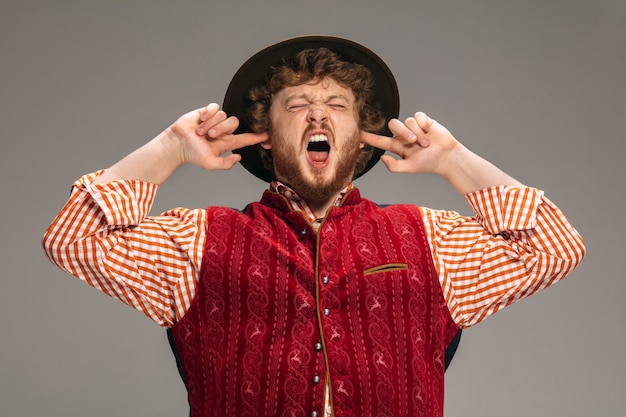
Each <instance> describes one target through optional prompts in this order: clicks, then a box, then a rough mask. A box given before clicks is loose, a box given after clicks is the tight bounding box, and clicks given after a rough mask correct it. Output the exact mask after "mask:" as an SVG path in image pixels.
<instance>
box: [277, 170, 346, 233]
mask: <svg viewBox="0 0 626 417" xmlns="http://www.w3.org/2000/svg"><path fill="white" fill-rule="evenodd" d="M352 188H353V186H352V182H350V183H349V184H348V185H347V186H346V188H344V189H343V190H341V192H340V193H339V195H338V196H337V199H336V200H335V203H334V204H333V205H334V206H335V207H338V206H339V205H340V204H341V202H342V201H343V198H344V197H345V195H346V194H347V193H348V191H350V190H352ZM270 191H273V192H275V193H278V194H280V195H282V196H283V197H285V199H286V200H287V203H288V204H289V208H290V209H291V210H292V211H299V212H300V213H302V214H303V215H304V216H305V217H306V218H307V219H308V220H309V222H310V223H314V222H316V221H318V220H320V219H318V218H317V216H316V215H315V212H314V211H313V209H312V208H311V206H310V205H309V203H307V202H306V201H305V200H304V199H303V198H301V197H300V196H299V195H298V194H297V193H296V192H295V191H294V190H292V189H291V188H290V187H289V186H287V185H285V184H283V183H282V182H280V181H277V180H273V181H272V182H271V183H270Z"/></svg>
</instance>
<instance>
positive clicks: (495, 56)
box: [0, 0, 626, 417]
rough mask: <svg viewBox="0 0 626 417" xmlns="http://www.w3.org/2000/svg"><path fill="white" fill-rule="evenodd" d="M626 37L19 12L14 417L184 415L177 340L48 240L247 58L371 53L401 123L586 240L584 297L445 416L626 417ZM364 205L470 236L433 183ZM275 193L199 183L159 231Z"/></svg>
mask: <svg viewBox="0 0 626 417" xmlns="http://www.w3.org/2000/svg"><path fill="white" fill-rule="evenodd" d="M624 22H626V2H624V1H621V0H620V1H604V0H600V1H588V2H585V1H565V0H563V1H549V0H539V1H538V0H531V1H529V0H525V1H516V2H511V1H496V0H493V1H488V0H482V1H419V0H411V1H409V0H406V1H393V0H389V1H379V2H374V1H367V0H351V1H340V0H336V1H325V0H319V1H315V2H297V1H295V2H294V1H278V0H267V1H248V2H242V1H235V0H230V1H221V2H217V1H209V0H205V1H200V0H196V1H178V2H175V1H165V0H158V1H147V0H143V1H139V0H135V1H133V0H130V1H121V0H120V1H106V2H105V1H101V2H96V1H67V0H66V1H32V0H19V1H2V2H1V9H0V54H1V55H0V139H1V142H0V162H1V163H0V175H1V177H0V178H1V181H0V187H1V188H0V194H1V196H2V197H1V200H2V201H1V202H0V207H1V212H0V214H1V216H0V222H1V233H2V240H1V241H0V245H1V246H0V248H1V250H0V260H1V263H0V265H1V268H0V276H1V279H0V315H1V317H2V329H1V332H0V415H2V416H7V417H28V416H40V415H45V416H58V417H61V416H62V417H79V416H81V417H82V416H90V417H104V416H134V417H140V416H145V417H154V416H185V415H187V408H186V396H185V395H186V394H185V391H184V387H183V384H182V383H181V381H180V380H179V377H178V375H177V371H176V368H175V364H174V360H173V358H172V356H171V355H170V352H169V346H168V344H167V341H166V337H165V331H164V330H162V329H161V328H159V327H158V326H156V325H155V324H153V323H152V322H150V321H149V320H148V319H147V318H144V317H143V316H142V315H141V314H140V313H136V312H134V311H133V310H131V309H130V308H128V307H126V306H124V305H122V304H120V303H118V302H116V301H113V300H111V299H109V298H107V297H105V296H103V295H101V294H100V293H98V292H97V291H96V290H93V289H91V288H90V287H88V286H87V285H85V284H83V283H81V282H79V281H77V280H75V279H73V278H72V277H70V276H68V275H65V274H64V273H62V272H61V271H59V270H57V269H55V268H54V267H53V266H52V265H51V264H49V263H48V261H47V260H46V258H45V256H44V254H43V251H42V250H41V246H40V239H41V236H42V234H43V232H44V230H45V228H46V227H47V226H48V224H49V223H50V221H51V220H52V218H53V217H54V215H55V214H56V212H57V211H58V210H59V209H60V208H61V206H62V205H63V203H64V202H65V200H66V198H67V196H68V193H69V187H70V184H71V183H72V182H73V181H74V180H75V179H76V178H78V177H79V176H81V175H82V174H84V173H86V172H90V171H93V170H96V169H98V168H103V167H107V166H109V165H111V164H112V163H114V162H115V161H117V160H118V159H119V158H121V157H122V156H124V155H125V154H126V153H128V152H130V151H131V150H133V149H135V148H137V147H139V146H140V145H142V144H143V143H144V142H146V141H148V140H149V139H151V138H152V137H153V136H154V135H156V134H157V133H158V132H159V131H161V130H162V129H163V128H165V127H166V126H167V125H168V124H169V123H171V122H172V121H174V120H175V119H176V118H177V117H178V116H179V115H180V114H182V113H184V112H186V111H188V110H191V109H194V108H196V107H200V106H203V105H205V104H207V103H208V102H210V101H218V102H219V101H221V99H222V97H223V94H224V91H225V89H226V86H227V85H228V82H229V81H230V76H231V75H232V74H233V73H234V72H235V71H236V70H237V68H238V67H239V65H240V64H241V63H243V62H244V61H245V60H246V59H247V58H248V57H249V56H251V55H252V54H253V53H254V52H256V51H257V50H259V49H261V48H263V47H265V46H266V45H268V44H270V43H273V42H275V41H279V40H282V39H283V38H286V37H290V36H294V35H300V34H306V33H325V34H334V35H341V36H347V37H349V38H352V39H355V40H357V41H360V42H362V43H364V44H366V45H368V46H369V47H371V48H373V49H374V50H375V51H377V52H378V53H379V54H380V55H381V56H382V57H383V58H384V59H385V60H386V61H387V63H388V64H389V66H390V67H391V68H392V70H393V71H394V72H395V74H396V76H397V80H398V84H399V87H400V90H401V101H402V103H401V104H402V108H401V113H402V116H403V117H406V116H409V115H411V114H413V112H415V111H416V110H424V111H426V112H428V113H429V114H430V115H432V116H433V117H434V118H436V119H437V120H439V121H440V122H441V123H442V124H444V125H445V126H446V127H448V128H449V129H450V130H451V131H452V132H453V133H454V134H455V135H456V136H457V138H459V140H461V141H462V142H464V143H465V144H466V145H467V146H468V147H470V148H471V149H473V150H474V151H475V152H477V153H479V154H481V155H483V156H484V157H486V158H487V159H489V160H491V161H493V162H494V163H496V164H497V165H499V166H501V167H502V168H504V169H505V170H506V171H507V172H509V173H511V174H512V175H513V176H515V177H517V178H518V179H520V180H522V181H523V182H525V183H528V184H532V185H536V186H538V187H540V188H543V189H544V190H546V192H547V193H548V196H549V197H550V198H551V199H552V200H553V201H555V202H556V203H557V204H559V205H560V207H561V208H562V209H563V210H564V211H565V212H566V213H567V215H568V217H569V218H570V219H571V220H572V221H573V223H574V224H575V225H576V226H577V228H578V229H579V230H580V231H581V233H582V234H583V236H584V237H585V239H586V243H587V246H588V257H587V259H586V260H585V262H583V264H582V266H581V267H580V268H579V269H578V270H577V271H576V272H575V273H574V274H572V275H571V276H570V277H569V278H568V279H566V280H565V281H563V282H562V283H560V284H558V285H557V286H555V287H553V288H550V289H548V290H546V291H544V292H542V293H540V294H538V295H536V296H535V297H533V298H531V299H529V300H525V301H522V302H521V303H519V304H516V305H514V306H512V307H510V308H508V309H507V310H505V311H503V312H501V313H499V314H497V315H496V316H494V317H492V318H490V319H488V320H487V321H485V322H483V323H481V324H480V325H478V326H476V327H474V328H472V329H470V330H468V331H466V332H465V334H464V336H463V341H462V343H461V347H460V350H459V352H458V354H457V356H456V358H455V360H454V362H453V363H452V367H451V368H450V369H449V371H448V372H447V374H446V377H447V380H446V387H447V392H446V415H447V416H464V417H467V416H470V417H473V416H476V417H478V416H481V417H492V416H493V417H501V416H519V417H526V416H554V417H556V416H563V417H566V416H567V417H570V416H617V415H624V414H623V413H624V411H623V410H624V409H626V355H624V342H625V341H626V336H625V335H626V332H625V331H624V330H625V329H624V327H625V325H624V321H625V319H626V309H625V307H624V294H626V280H625V277H624V275H625V274H624V270H623V268H622V265H623V262H624V251H625V250H624V244H623V241H624V235H625V232H626V230H625V227H624V220H623V217H624V208H625V206H626V204H625V203H626V201H625V191H624V190H625V189H626V187H625V186H624V182H625V180H626V176H625V175H624V174H625V169H624V165H625V162H624V154H625V151H626V137H625V134H624V131H625V123H624V119H625V116H626V103H625V97H626V46H625V45H626V42H625V41H626V24H625V23H624ZM357 185H358V186H359V187H360V188H361V189H362V190H363V192H364V194H365V195H366V196H369V197H370V198H372V199H374V200H376V201H378V202H380V203H390V202H413V203H417V204H420V205H423V206H430V207H437V208H450V209H454V210H458V211H461V212H463V213H465V214H469V211H468V208H467V206H466V205H465V202H464V200H463V198H462V197H460V196H457V195H456V194H455V192H454V190H453V189H452V188H451V187H449V186H448V185H447V184H446V183H444V182H443V181H442V180H440V179H438V178H435V177H433V176H428V175H424V176H409V175H395V176H394V175H392V174H389V173H387V172H386V171H385V170H384V168H383V166H382V164H381V165H379V166H378V167H377V168H375V169H374V170H373V171H372V172H371V173H369V174H368V175H366V176H365V177H364V178H362V179H361V180H359V181H358V182H357ZM263 188H264V184H263V183H261V182H260V181H259V180H256V179H255V178H253V177H252V176H251V175H249V174H247V173H246V172H245V171H244V170H243V169H242V168H241V167H239V166H238V167H236V168H235V169H234V170H232V171H230V172H227V173H207V172H203V171H201V170H199V169H197V168H184V169H182V170H180V171H178V172H177V173H176V174H175V175H174V177H173V178H172V179H171V180H170V181H169V182H168V183H167V184H166V185H165V186H163V188H162V190H161V191H160V194H159V196H158V198H157V201H156V205H155V207H154V211H155V212H156V211H161V210H164V209H167V208H170V207H172V206H177V205H180V206H187V207H204V206H206V205H208V204H222V205H228V206H235V207H240V208H241V207H243V206H244V205H245V204H246V203H247V202H249V201H251V200H256V199H258V197H259V195H260V192H261V191H262V189H263Z"/></svg>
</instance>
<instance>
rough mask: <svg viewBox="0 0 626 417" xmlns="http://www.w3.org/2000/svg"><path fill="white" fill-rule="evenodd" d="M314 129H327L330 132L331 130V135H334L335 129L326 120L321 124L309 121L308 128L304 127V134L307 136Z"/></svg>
mask: <svg viewBox="0 0 626 417" xmlns="http://www.w3.org/2000/svg"><path fill="white" fill-rule="evenodd" d="M312 130H326V131H328V132H330V134H331V135H333V136H334V133H333V130H332V129H331V127H330V125H329V124H328V123H326V122H324V123H320V124H314V123H310V122H309V123H308V124H307V126H306V128H305V129H304V134H303V136H306V135H307V134H308V133H309V132H311V131H312Z"/></svg>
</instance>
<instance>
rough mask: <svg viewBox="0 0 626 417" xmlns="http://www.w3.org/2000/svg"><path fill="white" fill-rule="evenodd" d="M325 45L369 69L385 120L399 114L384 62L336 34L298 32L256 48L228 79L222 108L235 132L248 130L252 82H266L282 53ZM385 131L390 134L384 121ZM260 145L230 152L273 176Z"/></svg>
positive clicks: (373, 160) (259, 174) (394, 87)
mask: <svg viewBox="0 0 626 417" xmlns="http://www.w3.org/2000/svg"><path fill="white" fill-rule="evenodd" d="M320 47H326V48H328V49H330V50H331V51H333V52H335V53H337V54H339V55H340V56H341V58H342V59H344V60H346V61H348V62H352V63H358V64H361V65H363V66H364V67H366V68H367V69H369V71H370V72H371V73H372V76H373V78H374V85H373V87H372V90H373V100H374V102H375V103H377V104H378V105H379V106H380V110H381V112H382V114H383V116H384V117H385V119H386V120H387V121H389V120H390V119H392V118H394V117H398V113H399V111H400V98H399V94H398V86H397V85H396V80H395V78H394V76H393V74H392V73H391V70H390V69H389V67H388V66H387V64H385V62H384V61H383V60H382V59H381V58H380V57H379V56H378V55H376V54H375V53H374V52H372V51H371V50H369V49H368V48H366V47H365V46H363V45H361V44H359V43H357V42H354V41H352V40H349V39H345V38H340V37H335V36H321V35H312V36H299V37H296V38H291V39H287V40H284V41H282V42H278V43H276V44H274V45H271V46H268V47H267V48H265V49H263V50H261V51H259V52H257V53H256V54H255V55H254V56H252V57H251V58H250V59H248V60H247V61H246V62H245V63H244V64H243V65H242V66H241V68H239V70H238V71H237V73H236V74H235V76H234V77H233V79H232V80H231V82H230V85H229V86H228V89H227V90H226V95H225V97H224V104H223V106H222V109H223V110H224V111H225V112H226V114H228V115H229V116H237V118H239V121H240V125H239V128H238V129H237V133H243V132H250V131H251V130H250V127H249V125H248V117H247V113H246V108H247V101H246V97H247V95H248V92H249V91H250V89H251V88H252V87H254V86H258V85H262V84H263V83H265V82H266V80H267V77H268V75H269V73H270V72H271V70H272V68H273V67H276V66H279V65H281V64H282V63H283V60H284V58H285V57H290V56H292V55H295V54H296V53H298V52H299V51H301V50H303V49H309V48H320ZM383 134H385V135H388V136H392V135H391V132H389V130H388V128H387V126H386V124H385V131H384V133H383ZM259 147H260V145H252V146H247V147H244V148H241V149H236V150H234V151H233V152H235V153H238V154H240V155H241V164H242V165H243V166H244V167H245V168H246V169H247V170H248V171H250V172H251V173H252V174H254V175H255V176H256V177H258V178H260V179H262V180H263V181H266V182H269V181H271V180H273V179H274V173H273V172H271V171H270V170H268V169H267V168H265V167H264V166H263V162H262V160H261V157H260V154H259V149H258V148H259ZM384 153H385V151H384V150H382V149H379V148H374V153H373V154H372V157H371V158H370V160H369V161H368V162H367V164H366V166H365V168H364V169H363V170H362V171H361V172H359V173H357V175H356V176H355V178H357V177H359V176H361V175H363V174H364V173H366V172H367V171H369V170H370V169H371V168H372V167H373V166H374V165H376V163H377V162H378V160H379V159H380V157H381V156H382V155H383V154H384Z"/></svg>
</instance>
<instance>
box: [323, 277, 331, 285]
mask: <svg viewBox="0 0 626 417" xmlns="http://www.w3.org/2000/svg"><path fill="white" fill-rule="evenodd" d="M329 281H330V279H329V278H328V277H327V276H325V277H323V278H322V282H323V283H324V284H328V282H329Z"/></svg>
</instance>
